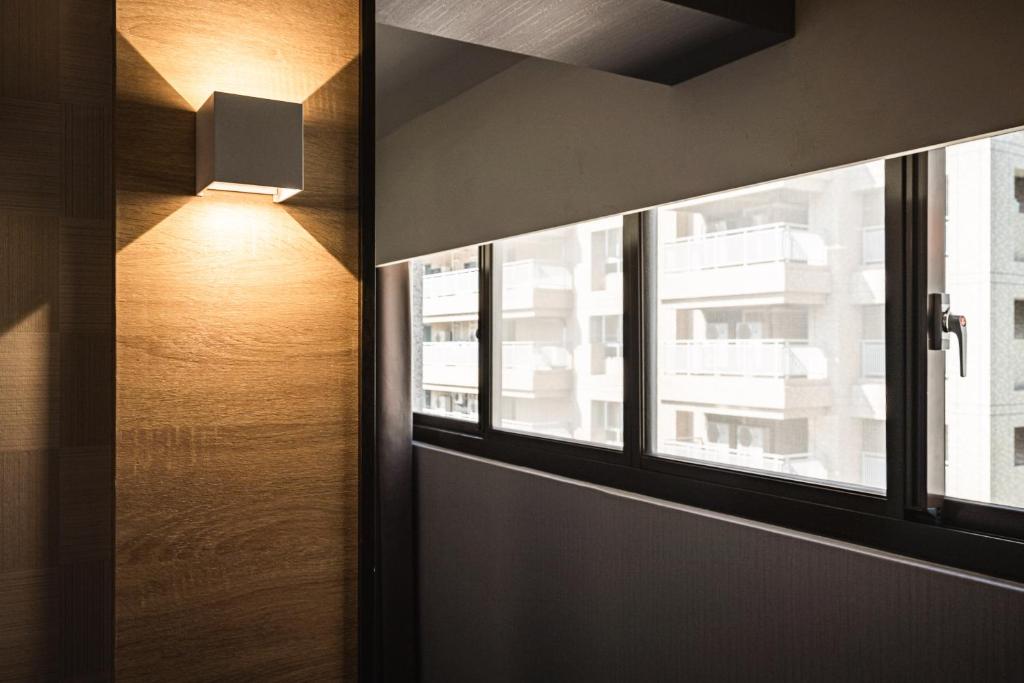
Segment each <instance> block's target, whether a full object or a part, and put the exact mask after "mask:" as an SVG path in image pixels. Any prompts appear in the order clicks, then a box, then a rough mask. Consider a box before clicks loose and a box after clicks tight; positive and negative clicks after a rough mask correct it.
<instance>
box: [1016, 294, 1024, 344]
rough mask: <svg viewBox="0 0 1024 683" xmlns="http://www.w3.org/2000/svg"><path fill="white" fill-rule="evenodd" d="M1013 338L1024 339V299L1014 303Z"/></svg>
mask: <svg viewBox="0 0 1024 683" xmlns="http://www.w3.org/2000/svg"><path fill="white" fill-rule="evenodd" d="M1013 338H1014V339H1024V299H1017V300H1016V301H1014V302H1013Z"/></svg>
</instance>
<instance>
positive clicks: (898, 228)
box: [413, 149, 1024, 581]
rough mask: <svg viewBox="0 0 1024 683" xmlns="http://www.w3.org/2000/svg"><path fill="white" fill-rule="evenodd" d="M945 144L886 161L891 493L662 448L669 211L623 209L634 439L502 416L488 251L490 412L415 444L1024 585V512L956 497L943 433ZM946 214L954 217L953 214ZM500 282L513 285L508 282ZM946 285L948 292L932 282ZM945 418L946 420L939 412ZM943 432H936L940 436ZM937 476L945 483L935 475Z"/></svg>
mask: <svg viewBox="0 0 1024 683" xmlns="http://www.w3.org/2000/svg"><path fill="white" fill-rule="evenodd" d="M944 160H945V154H944V150H942V149H939V150H934V151H930V152H919V153H914V154H907V155H903V156H899V157H894V158H890V159H887V160H886V161H885V190H884V195H885V262H884V263H885V271H886V285H885V297H886V301H885V337H886V339H885V341H886V352H885V356H886V358H885V361H886V405H887V415H886V477H887V490H886V491H885V493H884V494H878V493H870V492H866V491H864V492H862V491H859V490H856V489H850V488H842V487H841V486H837V485H832V484H827V483H817V482H814V481H810V480H799V479H787V478H782V477H778V476H776V475H772V474H768V473H759V472H756V471H748V470H738V469H730V468H723V467H720V466H716V465H714V464H702V463H699V462H684V461H678V460H669V459H666V458H661V457H658V456H657V455H656V454H655V453H654V449H653V446H654V444H655V439H654V434H655V433H654V414H655V412H656V410H655V409H654V406H656V405H657V403H656V398H657V397H656V386H655V385H656V377H657V373H656V368H655V362H656V359H657V354H656V339H657V337H656V334H654V332H655V331H654V329H653V325H654V321H655V320H656V316H655V310H656V306H657V298H656V296H654V294H655V285H656V282H655V277H656V273H655V271H656V268H655V267H654V264H656V263H657V260H656V256H657V255H656V252H655V249H656V239H655V238H654V236H655V230H656V228H657V212H656V210H645V211H638V212H633V213H628V214H625V215H623V226H622V230H623V234H622V250H623V262H622V272H623V312H622V315H623V321H622V322H623V340H622V341H623V373H624V376H623V380H624V384H623V393H624V395H623V446H622V449H621V450H620V449H618V448H612V447H604V446H599V445H595V444H588V443H582V442H576V441H569V440H562V439H557V438H550V437H545V436H539V435H528V434H522V433H518V432H509V431H505V430H502V429H499V428H496V427H495V426H494V425H493V401H494V396H493V370H494V368H493V365H492V363H493V343H494V325H495V319H494V315H495V310H494V309H495V306H494V304H495V299H494V289H495V288H496V287H498V286H500V277H496V275H498V274H496V273H495V272H494V265H493V249H492V246H491V245H490V244H485V245H483V246H481V247H480V259H479V264H480V267H479V275H480V288H479V289H480V308H479V333H478V339H479V342H480V344H479V352H480V356H479V368H480V370H479V389H478V391H479V394H478V396H479V400H478V405H479V420H478V421H477V422H476V423H473V422H465V421H461V420H456V419H451V418H443V417H439V416H433V415H425V414H419V413H416V414H414V416H413V438H414V440H415V441H418V442H421V443H424V444H428V445H431V446H435V447H441V448H447V449H451V450H455V451H459V452H462V453H466V454H469V455H475V456H479V457H482V458H487V459H491V460H494V461H498V462H503V463H507V464H512V465H517V466H523V467H528V468H532V469H536V470H540V471H543V472H547V473H551V474H555V475H560V476H564V477H568V478H571V479H577V480H581V481H585V482H588V483H592V484H597V485H603V486H608V487H611V488H615V489H620V490H623V491H627V492H632V493H638V494H642V495H648V496H652V497H656V498H661V499H665V500H668V501H672V502H676V503H681V504H686V505H690V506H693V507H698V508H703V509H707V510H712V511H715V512H720V513H725V514H731V515H735V516H738V517H742V518H746V519H750V520H755V521H758V522H764V523H768V524H774V525H777V526H781V527H786V528H789V529H793V530H797V531H801V532H807V533H812V534H816V535H820V536H824V537H827V538H831V539H835V540H839V541H845V542H850V543H855V544H858V545H863V546H867V547H871V548H876V549H879V550H884V551H889V552H894V553H898V554H901V555H906V556H910V557H914V558H918V559H922V560H926V561H931V562H936V563H939V564H943V565H948V566H951V567H957V568H960V569H965V570H969V571H975V572H979V573H982V574H987V575H991V576H995V577H999V578H1005V579H1010V580H1015V581H1024V510H1018V509H1013V508H1005V507H1000V506H997V505H988V504H981V503H972V502H967V501H960V500H954V499H946V498H944V497H943V496H942V494H941V490H942V487H941V482H940V483H939V484H938V485H936V483H935V481H934V480H935V478H936V477H937V476H939V475H941V469H942V468H943V463H942V461H941V459H939V456H936V454H935V448H934V443H931V444H930V443H929V433H930V432H929V430H931V433H932V434H934V430H935V428H936V425H935V423H934V420H935V419H936V416H935V415H931V419H932V420H933V422H932V423H931V424H929V415H930V413H929V410H928V404H927V386H928V381H929V367H931V368H932V381H933V382H934V381H935V378H934V368H935V364H934V363H935V361H934V360H932V365H931V366H929V358H934V357H930V356H929V355H928V351H927V339H926V331H927V329H928V326H927V320H928V311H927V309H926V303H927V293H928V291H929V290H930V286H933V285H934V283H930V282H929V281H928V270H929V269H928V268H927V267H926V266H927V263H928V259H929V258H930V257H933V256H934V255H932V254H930V253H929V244H930V242H929V231H930V230H931V231H934V230H936V229H941V225H942V224H944V220H945V217H944V208H945V196H944V194H945V169H944ZM939 221H941V222H942V223H941V224H940V223H939ZM496 282H498V283H499V284H497V285H496V284H495V283H496ZM932 291H934V290H932ZM937 419H939V420H940V421H941V420H942V416H938V418H937ZM932 441H933V442H934V439H932ZM929 477H931V480H932V481H929Z"/></svg>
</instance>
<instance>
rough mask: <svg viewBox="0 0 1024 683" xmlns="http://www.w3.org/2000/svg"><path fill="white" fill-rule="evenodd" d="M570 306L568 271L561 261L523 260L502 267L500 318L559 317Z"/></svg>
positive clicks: (571, 290)
mask: <svg viewBox="0 0 1024 683" xmlns="http://www.w3.org/2000/svg"><path fill="white" fill-rule="evenodd" d="M572 305H573V281H572V273H571V272H570V271H569V269H568V268H566V267H565V265H564V264H562V263H552V262H547V261H542V260H539V259H526V260H522V261H509V262H508V263H506V264H505V265H504V266H503V267H502V269H501V309H502V317H505V318H534V317H550V316H554V317H562V316H564V315H566V312H567V311H569V309H571V308H572Z"/></svg>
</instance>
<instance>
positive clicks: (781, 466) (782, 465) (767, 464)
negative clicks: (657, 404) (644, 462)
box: [658, 441, 826, 477]
mask: <svg viewBox="0 0 1024 683" xmlns="http://www.w3.org/2000/svg"><path fill="white" fill-rule="evenodd" d="M658 455H659V456H662V457H667V458H679V459H686V460H698V461H700V462H704V463H711V464H715V465H725V466H727V467H745V468H748V469H756V470H762V471H767V472H779V473H782V474H795V475H798V476H804V477H824V476H826V471H825V467H824V466H823V465H822V464H821V463H819V462H817V461H816V460H813V459H812V458H811V455H810V453H787V454H785V455H783V454H779V453H766V452H764V451H760V450H745V449H740V448H729V447H727V446H722V445H719V444H705V443H700V442H697V441H664V442H662V444H661V448H660V449H659V451H658Z"/></svg>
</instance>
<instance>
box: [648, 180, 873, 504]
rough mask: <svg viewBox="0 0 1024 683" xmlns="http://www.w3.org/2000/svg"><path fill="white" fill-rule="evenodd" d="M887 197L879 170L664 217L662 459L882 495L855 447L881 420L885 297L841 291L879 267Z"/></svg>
mask: <svg viewBox="0 0 1024 683" xmlns="http://www.w3.org/2000/svg"><path fill="white" fill-rule="evenodd" d="M883 188H884V164H883V163H882V162H871V163H867V164H860V165H856V166H850V167H847V168H843V169H839V170H835V171H827V172H824V173H817V174H813V175H811V176H806V177H803V178H800V179H797V180H793V181H781V182H775V183H767V184H765V185H760V186H755V187H750V188H745V189H742V190H736V191H730V192H725V193H722V194H720V195H711V196H707V197H701V198H699V199H695V200H690V201H685V202H680V203H678V204H675V205H669V206H666V207H662V208H660V209H659V210H658V221H657V225H658V228H657V232H658V234H657V248H658V263H657V286H656V291H657V293H658V301H657V309H658V313H657V320H656V327H657V335H658V337H657V368H658V376H657V400H658V402H659V404H660V406H664V407H659V410H658V413H657V415H658V423H657V428H656V430H657V446H656V447H657V451H658V454H659V455H660V456H662V457H666V458H674V459H683V460H686V459H694V460H699V461H704V462H709V463H713V464H716V465H723V466H735V467H744V468H752V469H757V470H764V471H768V472H772V473H775V474H778V475H780V476H792V477H798V478H804V479H807V478H810V479H821V480H827V481H829V482H831V483H835V484H843V485H849V486H852V487H858V488H859V487H870V488H873V489H875V488H878V487H879V484H881V486H883V487H884V468H883V470H882V471H881V473H879V472H878V471H877V470H876V469H871V468H869V469H868V470H865V468H864V467H863V466H862V462H861V460H862V458H861V454H860V452H859V451H858V449H854V448H850V443H849V442H850V434H858V433H859V432H860V430H861V424H860V422H861V421H862V420H863V419H865V418H873V419H875V420H884V419H885V405H884V402H885V389H884V384H882V383H877V382H873V383H864V382H863V381H862V377H863V376H869V377H880V378H884V377H885V341H884V339H885V306H884V303H885V301H884V292H865V293H863V294H859V295H858V296H857V297H849V296H837V295H836V285H835V283H839V282H851V281H853V280H855V278H856V277H858V276H859V275H860V274H861V270H862V266H863V265H864V263H871V264H872V265H873V267H874V266H878V267H882V268H884V263H883V261H884V258H883V253H884V252H883V247H884V237H883V235H884V233H883V227H882V226H883V225H884V222H885V221H884V211H885V206H884V192H883ZM865 228H869V229H870V230H871V231H873V232H872V233H871V235H870V236H867V237H866V236H865V234H864V229H865ZM858 251H860V252H862V253H863V254H864V255H865V256H864V258H862V259H860V260H859V261H858V260H857V259H856V258H854V259H849V258H843V257H842V255H843V254H849V253H852V254H857V253H858ZM851 331H853V334H852V335H851V334H850V332H851ZM858 362H859V363H860V365H861V367H862V372H861V373H856V371H854V372H853V373H851V372H849V369H848V368H851V367H852V368H856V367H857V364H858ZM840 396H843V397H845V396H852V397H853V399H854V400H853V401H846V400H837V398H836V397H840ZM798 397H799V398H798ZM669 406H671V407H672V408H671V410H669V409H668V407H669ZM712 406H713V407H714V408H713V412H712V410H711V407H712ZM680 410H682V411H686V412H688V413H690V414H691V415H692V422H693V427H692V435H691V436H689V437H688V439H689V440H688V441H681V440H680V438H679V436H680V429H679V424H678V417H677V414H678V412H679V411H680ZM794 413H797V414H802V415H808V417H800V418H799V419H793V416H794ZM880 448H881V451H880V452H879V453H878V455H879V456H880V457H881V458H883V459H884V457H885V450H884V443H883V444H882V446H880ZM879 476H881V477H882V480H881V482H880V481H879ZM868 479H869V481H868Z"/></svg>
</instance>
